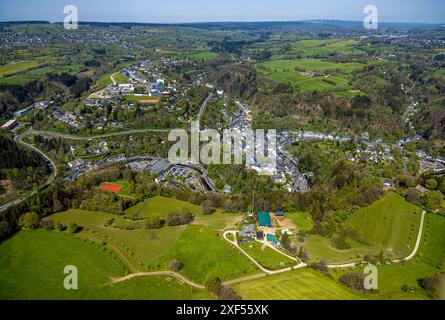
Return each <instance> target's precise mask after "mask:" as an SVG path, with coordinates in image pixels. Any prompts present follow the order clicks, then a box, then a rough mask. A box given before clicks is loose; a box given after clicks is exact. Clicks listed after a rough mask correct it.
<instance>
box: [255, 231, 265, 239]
mask: <svg viewBox="0 0 445 320" xmlns="http://www.w3.org/2000/svg"><path fill="white" fill-rule="evenodd" d="M256 238H257V239H258V240H260V241H263V240H264V232H262V231H258V232H257V233H256Z"/></svg>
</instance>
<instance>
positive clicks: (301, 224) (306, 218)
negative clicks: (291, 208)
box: [286, 212, 314, 231]
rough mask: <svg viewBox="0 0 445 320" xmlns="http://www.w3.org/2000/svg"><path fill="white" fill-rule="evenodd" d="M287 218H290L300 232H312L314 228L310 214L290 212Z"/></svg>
mask: <svg viewBox="0 0 445 320" xmlns="http://www.w3.org/2000/svg"><path fill="white" fill-rule="evenodd" d="M286 218H290V219H291V220H292V222H293V223H294V224H295V225H296V226H297V228H298V229H299V230H303V231H311V230H312V228H313V227H314V221H313V219H312V216H311V214H310V213H308V212H289V213H286Z"/></svg>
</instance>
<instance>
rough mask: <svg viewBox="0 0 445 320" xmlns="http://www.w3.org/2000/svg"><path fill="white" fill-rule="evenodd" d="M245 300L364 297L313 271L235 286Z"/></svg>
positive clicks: (308, 270)
mask: <svg viewBox="0 0 445 320" xmlns="http://www.w3.org/2000/svg"><path fill="white" fill-rule="evenodd" d="M234 288H235V290H236V291H237V292H238V293H239V294H240V295H241V297H242V298H243V299H244V300H357V299H363V298H364V297H363V296H362V295H360V294H357V293H355V292H353V291H351V290H349V289H347V288H344V287H343V286H342V285H341V284H339V283H337V282H336V281H335V280H333V279H332V278H329V277H327V276H325V275H322V274H320V273H318V272H316V271H314V270H311V269H300V270H296V271H292V272H288V273H283V274H279V275H273V276H267V277H264V278H260V279H256V280H252V281H248V282H244V283H240V284H236V285H234Z"/></svg>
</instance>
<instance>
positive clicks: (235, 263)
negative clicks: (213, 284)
mask: <svg viewBox="0 0 445 320" xmlns="http://www.w3.org/2000/svg"><path fill="white" fill-rule="evenodd" d="M173 259H176V260H179V261H180V262H181V263H182V264H183V268H182V270H181V274H183V275H184V276H185V277H187V278H189V279H190V280H193V281H195V282H197V283H203V282H204V279H205V277H206V276H207V274H209V273H211V274H213V275H215V276H217V277H219V278H220V279H221V280H223V281H227V280H232V279H237V278H241V277H245V276H248V275H251V274H255V273H259V270H258V268H257V267H256V266H255V265H254V264H253V263H252V262H251V261H250V260H248V258H247V257H246V256H244V255H243V254H242V253H241V251H239V250H238V249H236V248H235V247H233V246H232V245H230V244H229V243H228V242H226V241H225V240H223V239H222V237H221V234H220V233H219V232H218V231H216V230H214V229H211V228H206V227H204V226H200V225H189V226H188V227H187V228H186V230H185V231H184V232H183V234H182V235H181V236H180V237H179V239H178V240H176V241H175V243H174V245H173V246H172V247H171V248H170V249H169V250H166V251H165V254H163V255H162V256H161V257H159V258H158V259H156V260H154V261H152V262H151V264H150V266H151V267H152V268H153V269H154V270H158V269H159V270H165V269H166V268H167V267H168V264H169V263H170V261H171V260H173Z"/></svg>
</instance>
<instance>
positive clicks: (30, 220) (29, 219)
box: [19, 212, 40, 229]
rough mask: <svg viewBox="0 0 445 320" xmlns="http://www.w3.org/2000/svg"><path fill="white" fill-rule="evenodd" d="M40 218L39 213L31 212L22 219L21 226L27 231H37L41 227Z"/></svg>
mask: <svg viewBox="0 0 445 320" xmlns="http://www.w3.org/2000/svg"><path fill="white" fill-rule="evenodd" d="M39 222H40V217H39V215H38V214H37V213H34V212H30V213H26V214H24V215H23V216H21V217H20V220H19V226H21V227H22V228H26V229H37V228H38V227H39Z"/></svg>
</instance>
